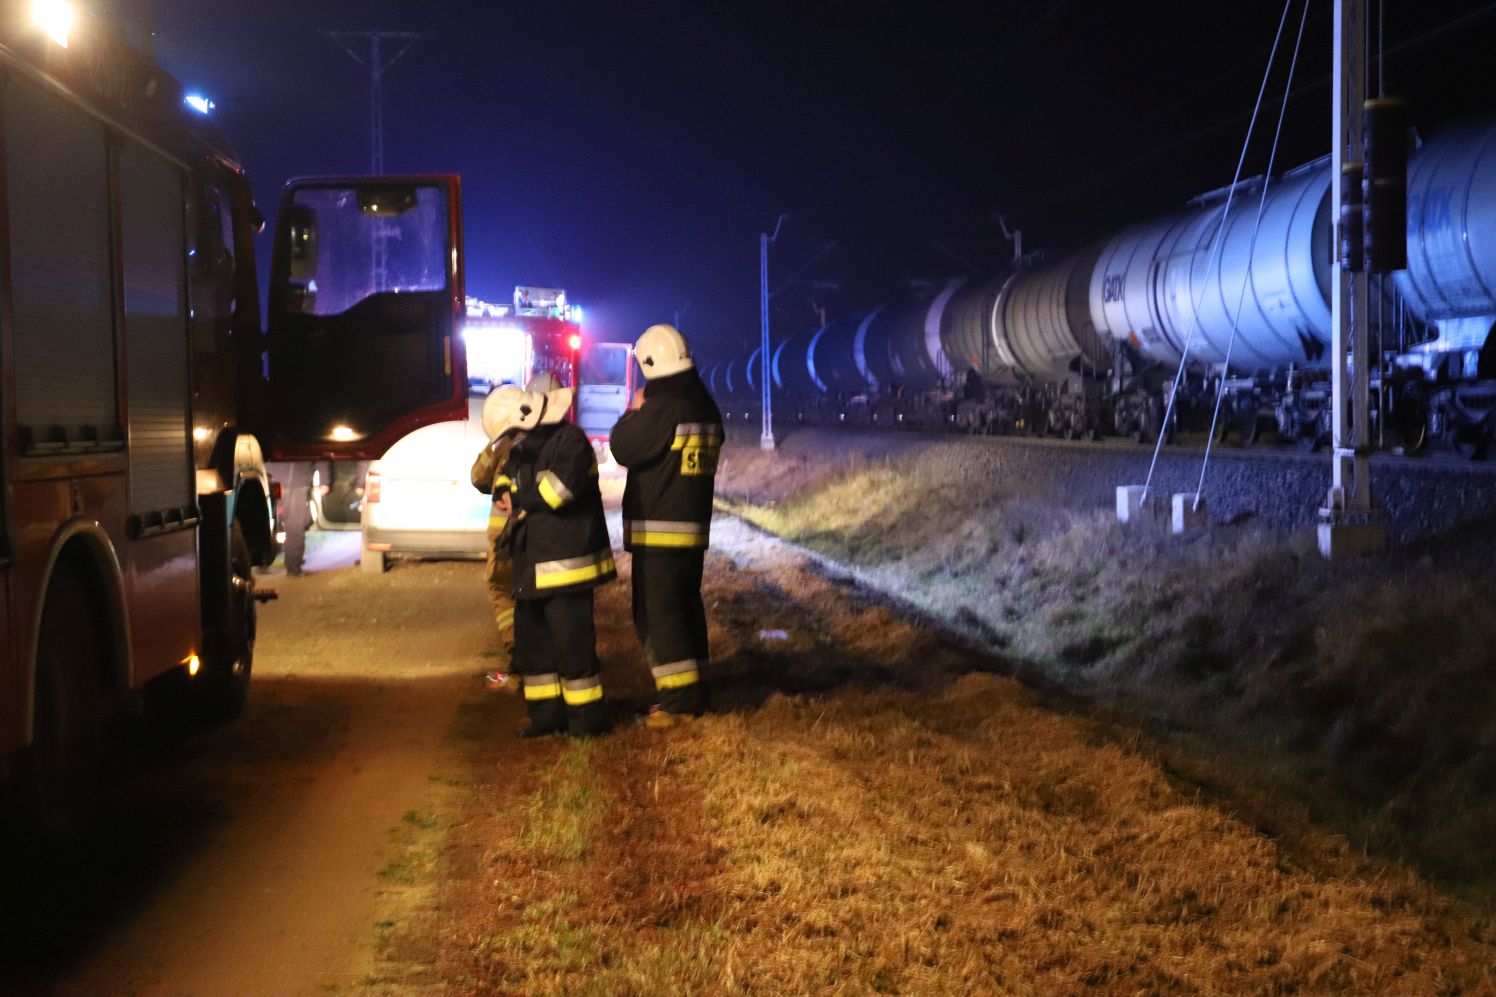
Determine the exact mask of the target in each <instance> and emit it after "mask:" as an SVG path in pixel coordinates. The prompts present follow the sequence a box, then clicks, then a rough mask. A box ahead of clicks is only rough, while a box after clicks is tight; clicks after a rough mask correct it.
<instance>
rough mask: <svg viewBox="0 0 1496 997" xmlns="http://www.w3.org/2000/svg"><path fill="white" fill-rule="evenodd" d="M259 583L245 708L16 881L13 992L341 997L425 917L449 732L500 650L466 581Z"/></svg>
mask: <svg viewBox="0 0 1496 997" xmlns="http://www.w3.org/2000/svg"><path fill="white" fill-rule="evenodd" d="M263 582H264V583H265V584H269V585H272V586H273V587H276V588H278V589H279V590H280V592H281V600H280V601H279V602H276V603H272V604H269V605H268V606H266V607H264V608H263V609H262V610H261V617H260V640H259V646H258V650H257V655H256V663H255V672H256V679H255V687H254V691H253V694H252V698H251V705H250V708H249V709H248V711H247V712H246V714H245V716H244V717H243V718H241V719H240V720H239V721H238V722H236V723H235V724H233V725H231V726H229V727H227V728H225V729H223V730H220V731H216V732H213V733H211V734H209V735H207V736H204V737H202V738H200V739H198V740H196V741H195V742H193V743H192V744H190V745H188V746H186V747H185V749H184V748H178V749H175V750H174V751H173V752H172V753H170V754H169V755H166V756H164V757H157V758H150V759H147V760H146V761H145V762H144V767H145V771H143V772H141V773H139V774H138V777H136V778H132V779H131V782H130V785H129V786H128V787H127V790H126V793H125V797H126V798H125V800H124V801H123V802H122V803H121V804H120V807H119V812H118V814H117V815H116V816H115V818H114V820H113V821H112V822H111V834H110V836H109V840H107V841H105V842H103V843H102V844H101V846H100V848H99V849H96V850H95V851H94V852H93V854H91V855H90V856H89V859H88V861H87V862H86V863H85V865H84V866H82V867H75V868H70V869H67V870H64V869H58V870H53V873H54V876H55V880H56V882H46V881H44V880H43V878H42V877H41V876H38V880H37V881H35V882H33V883H32V884H31V887H32V889H33V890H34V892H35V893H36V897H35V900H36V901H37V903H38V905H39V906H41V907H42V908H43V911H44V913H43V914H42V915H41V916H40V917H39V918H38V919H37V920H34V921H32V922H31V924H32V925H33V926H34V927H36V928H37V929H38V931H37V934H38V936H39V937H41V936H47V937H45V939H44V940H43V942H42V943H41V945H40V948H36V949H32V950H31V951H30V952H28V953H19V952H18V953H16V954H17V955H23V956H24V957H23V958H20V959H18V960H16V961H14V962H12V961H11V960H7V962H8V963H9V964H11V965H16V964H17V963H20V964H25V963H28V962H29V963H30V965H29V967H28V968H27V970H26V977H27V978H26V979H25V980H24V981H13V984H14V985H15V986H17V987H18V988H20V989H22V990H31V991H35V992H52V993H57V994H80V995H106V994H140V995H153V994H161V995H167V994H170V995H219V994H276V995H296V994H326V993H338V992H344V991H346V990H350V989H354V988H361V987H363V986H365V985H366V984H367V983H369V982H371V981H372V980H375V979H377V964H378V954H379V950H380V948H381V946H382V945H383V940H384V937H385V935H386V934H387V932H388V930H389V928H390V927H392V926H394V925H396V924H399V923H400V922H401V921H402V920H403V919H404V918H406V917H407V916H410V913H411V912H412V911H414V910H418V909H419V907H420V906H421V904H422V903H423V902H424V897H425V895H426V893H428V892H429V879H428V878H427V877H425V876H424V875H421V874H420V872H421V866H422V864H423V863H429V861H430V856H429V855H426V854H424V853H423V852H422V851H421V850H420V849H419V848H416V847H414V845H413V836H416V837H419V836H421V835H422V834H423V832H424V831H426V830H429V829H430V824H431V821H430V817H429V815H430V814H432V813H434V812H436V811H437V810H439V809H441V808H442V807H443V806H444V805H445V803H444V801H445V800H446V799H447V798H449V797H451V796H452V795H453V794H457V793H460V792H462V789H461V788H460V787H461V783H462V780H461V779H459V778H456V777H455V776H454V775H453V774H452V773H453V772H454V771H455V769H454V765H456V764H458V763H457V762H456V761H455V759H456V757H457V756H456V754H455V749H454V746H453V744H454V742H453V738H452V735H451V732H452V730H453V729H454V720H456V719H458V718H460V716H461V714H462V708H463V705H464V703H466V702H471V701H472V700H473V699H475V698H477V697H479V696H482V695H483V692H482V691H481V682H480V679H481V676H482V673H483V671H484V670H485V668H487V667H491V666H492V664H493V661H492V660H491V657H485V656H484V653H485V652H487V653H488V654H489V655H492V654H493V652H494V650H495V648H496V641H495V640H494V639H493V638H492V637H490V635H489V626H490V625H489V623H488V618H487V612H486V605H485V602H484V598H483V595H482V589H481V584H480V581H479V566H478V565H475V564H438V565H410V566H402V567H399V568H397V569H396V570H394V571H391V572H390V573H389V574H387V575H385V576H384V577H382V578H373V577H370V576H367V575H363V574H361V573H359V572H358V571H357V570H346V569H345V570H334V571H328V572H325V573H320V574H309V575H307V576H304V577H302V578H298V579H288V578H284V577H278V578H277V577H274V576H272V577H270V578H268V579H265V580H263ZM433 593H436V594H438V598H432V595H433ZM459 726H460V725H459ZM57 882H60V883H61V889H60V890H59V889H57V888H56V884H57ZM48 908H55V909H48ZM49 915H50V917H49ZM48 920H51V921H52V922H53V926H54V927H57V928H61V931H60V932H52V933H49V932H47V931H46V930H45V929H44V927H43V926H45V925H46V924H47V922H48ZM59 935H60V936H61V937H58V936H59ZM54 981H55V982H54ZM5 990H6V985H4V983H3V978H0V991H5ZM7 992H8V991H7Z"/></svg>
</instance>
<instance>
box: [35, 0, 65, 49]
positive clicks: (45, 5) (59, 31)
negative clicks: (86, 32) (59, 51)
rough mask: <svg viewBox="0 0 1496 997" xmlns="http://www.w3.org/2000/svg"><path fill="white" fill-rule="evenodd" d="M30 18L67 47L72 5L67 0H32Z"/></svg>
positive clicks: (55, 40)
mask: <svg viewBox="0 0 1496 997" xmlns="http://www.w3.org/2000/svg"><path fill="white" fill-rule="evenodd" d="M31 19H32V20H33V21H35V22H36V25H37V27H39V28H41V29H42V31H44V32H46V35H47V37H48V38H50V39H52V40H53V41H54V42H56V43H57V44H59V45H61V46H62V47H63V48H67V47H68V32H69V31H70V30H72V27H73V5H72V4H70V3H68V2H67V0H32V3H31Z"/></svg>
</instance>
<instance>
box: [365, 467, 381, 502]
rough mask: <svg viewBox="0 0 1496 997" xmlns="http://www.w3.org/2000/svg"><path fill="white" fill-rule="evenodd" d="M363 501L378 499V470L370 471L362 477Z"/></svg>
mask: <svg viewBox="0 0 1496 997" xmlns="http://www.w3.org/2000/svg"><path fill="white" fill-rule="evenodd" d="M364 501H365V502H378V501H379V472H378V471H370V472H369V473H368V475H367V476H366V477H365V478H364Z"/></svg>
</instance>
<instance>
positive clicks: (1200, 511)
mask: <svg viewBox="0 0 1496 997" xmlns="http://www.w3.org/2000/svg"><path fill="white" fill-rule="evenodd" d="M1199 494H1200V493H1199V492H1175V493H1174V516H1173V521H1172V529H1173V533H1174V535H1175V536H1179V535H1180V534H1183V533H1187V532H1189V531H1190V530H1192V529H1198V528H1199V527H1202V526H1204V525H1206V523H1208V522H1209V521H1210V520H1209V517H1207V516H1206V514H1205V499H1204V498H1201V499H1200V501H1199V504H1198V505H1197V504H1196V502H1195V498H1196V496H1197V495H1199Z"/></svg>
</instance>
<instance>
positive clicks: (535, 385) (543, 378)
mask: <svg viewBox="0 0 1496 997" xmlns="http://www.w3.org/2000/svg"><path fill="white" fill-rule="evenodd" d="M559 387H561V382H560V381H558V380H556V375H555V374H552V373H551V372H550V371H548V370H543V371H541V372H540V373H539V374H536V375H535V376H534V377H532V378H530V383H529V384H527V385H525V390H526V391H539V392H540V393H541V394H547V395H548V394H550V393H551V392H552V391H555V390H556V389H557V388H559Z"/></svg>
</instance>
